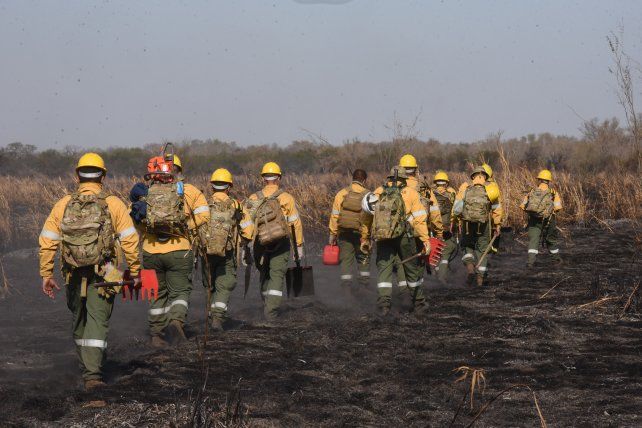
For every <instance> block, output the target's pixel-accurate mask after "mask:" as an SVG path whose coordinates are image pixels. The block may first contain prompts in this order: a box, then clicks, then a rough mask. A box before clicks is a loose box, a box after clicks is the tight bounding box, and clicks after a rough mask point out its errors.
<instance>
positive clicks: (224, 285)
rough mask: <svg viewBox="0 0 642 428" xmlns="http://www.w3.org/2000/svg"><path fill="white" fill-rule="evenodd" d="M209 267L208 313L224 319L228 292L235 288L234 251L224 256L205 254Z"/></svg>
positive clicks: (228, 298)
mask: <svg viewBox="0 0 642 428" xmlns="http://www.w3.org/2000/svg"><path fill="white" fill-rule="evenodd" d="M207 261H208V264H209V268H210V280H211V284H213V286H212V285H211V286H210V293H209V296H210V301H209V305H210V315H211V316H212V317H213V318H216V319H218V320H220V321H225V318H226V316H227V305H228V303H229V301H230V294H232V291H234V289H235V288H236V253H235V252H234V251H228V252H227V253H226V255H225V257H221V256H207Z"/></svg>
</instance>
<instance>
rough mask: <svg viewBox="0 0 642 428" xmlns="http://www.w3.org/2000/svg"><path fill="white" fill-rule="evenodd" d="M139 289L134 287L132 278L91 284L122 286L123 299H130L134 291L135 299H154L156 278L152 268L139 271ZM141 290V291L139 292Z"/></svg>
mask: <svg viewBox="0 0 642 428" xmlns="http://www.w3.org/2000/svg"><path fill="white" fill-rule="evenodd" d="M139 278H140V283H141V287H140V289H136V290H135V289H134V288H133V285H134V280H133V279H123V280H122V281H115V282H97V283H95V284H93V286H94V287H123V300H127V299H128V298H129V300H132V299H133V298H134V292H135V294H136V300H139V298H140V299H142V300H149V301H152V300H156V299H158V278H157V277H156V271H155V270H154V269H141V271H140V276H139ZM141 292H142V293H141Z"/></svg>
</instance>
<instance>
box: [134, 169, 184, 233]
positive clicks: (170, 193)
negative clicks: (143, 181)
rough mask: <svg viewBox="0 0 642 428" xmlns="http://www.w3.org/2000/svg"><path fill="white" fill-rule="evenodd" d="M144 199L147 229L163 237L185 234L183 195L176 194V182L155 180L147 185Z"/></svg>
mask: <svg viewBox="0 0 642 428" xmlns="http://www.w3.org/2000/svg"><path fill="white" fill-rule="evenodd" d="M144 199H145V202H146V203H147V216H146V217H145V225H146V226H147V230H148V231H150V232H152V233H154V234H156V235H160V236H163V237H165V238H169V237H170V236H184V235H185V231H186V229H187V214H185V201H184V199H183V196H182V195H179V194H178V185H177V183H159V182H155V183H153V184H152V185H151V186H149V190H148V192H147V196H145V198H144Z"/></svg>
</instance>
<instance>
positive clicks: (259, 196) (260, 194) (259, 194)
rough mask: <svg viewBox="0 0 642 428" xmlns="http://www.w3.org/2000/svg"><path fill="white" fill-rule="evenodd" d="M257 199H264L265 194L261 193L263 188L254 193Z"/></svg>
mask: <svg viewBox="0 0 642 428" xmlns="http://www.w3.org/2000/svg"><path fill="white" fill-rule="evenodd" d="M255 195H256V198H257V199H265V195H264V194H263V190H259V191H258V192H256V193H255Z"/></svg>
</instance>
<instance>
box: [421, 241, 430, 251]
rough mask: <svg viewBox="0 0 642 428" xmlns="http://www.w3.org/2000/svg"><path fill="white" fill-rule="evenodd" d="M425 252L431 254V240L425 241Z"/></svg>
mask: <svg viewBox="0 0 642 428" xmlns="http://www.w3.org/2000/svg"><path fill="white" fill-rule="evenodd" d="M423 253H424V254H430V241H425V242H424V249H423Z"/></svg>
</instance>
